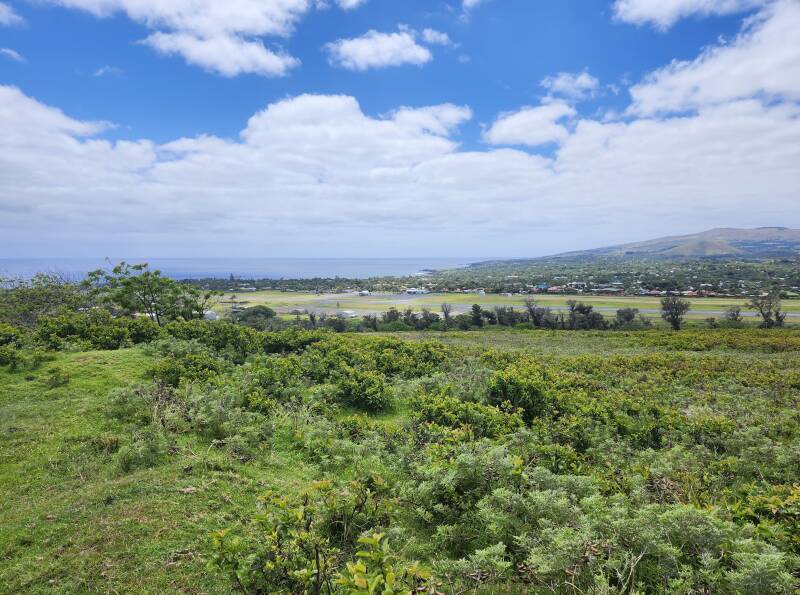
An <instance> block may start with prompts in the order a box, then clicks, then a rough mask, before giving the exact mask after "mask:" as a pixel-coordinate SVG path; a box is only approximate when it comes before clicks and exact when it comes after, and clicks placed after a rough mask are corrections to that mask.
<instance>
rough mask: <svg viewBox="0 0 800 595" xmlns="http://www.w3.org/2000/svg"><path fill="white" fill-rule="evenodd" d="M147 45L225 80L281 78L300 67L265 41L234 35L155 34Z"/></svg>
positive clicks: (295, 61) (297, 61)
mask: <svg viewBox="0 0 800 595" xmlns="http://www.w3.org/2000/svg"><path fill="white" fill-rule="evenodd" d="M144 43H146V44H147V45H149V46H150V47H152V48H154V49H156V50H157V51H159V52H161V53H162V54H180V55H181V56H183V57H184V58H185V59H186V61H187V62H188V63H189V64H194V65H197V66H201V67H203V68H205V69H207V70H211V71H213V72H216V73H218V74H221V75H223V76H237V75H240V74H244V73H253V74H263V75H266V76H281V75H284V74H286V73H287V72H288V71H289V70H291V69H292V68H295V67H296V66H298V65H299V64H300V61H299V60H297V58H294V57H292V56H290V55H288V54H286V53H284V52H273V51H272V50H269V49H267V48H265V47H264V44H263V43H261V41H245V40H244V39H242V38H240V37H236V36H233V35H218V36H215V37H210V38H200V37H195V36H194V35H190V34H188V33H153V34H152V35H151V36H150V37H148V38H147V39H145V40H144Z"/></svg>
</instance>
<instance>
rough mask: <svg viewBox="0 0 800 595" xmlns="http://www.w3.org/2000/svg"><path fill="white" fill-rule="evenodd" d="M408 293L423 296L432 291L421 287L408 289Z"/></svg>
mask: <svg viewBox="0 0 800 595" xmlns="http://www.w3.org/2000/svg"><path fill="white" fill-rule="evenodd" d="M406 293H407V294H409V295H423V294H426V293H430V291H428V290H427V289H423V288H420V287H409V288H408V289H406Z"/></svg>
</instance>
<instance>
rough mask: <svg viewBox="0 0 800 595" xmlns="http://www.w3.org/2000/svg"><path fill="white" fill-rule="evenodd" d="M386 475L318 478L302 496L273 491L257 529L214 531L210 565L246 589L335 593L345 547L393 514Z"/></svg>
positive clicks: (263, 503)
mask: <svg viewBox="0 0 800 595" xmlns="http://www.w3.org/2000/svg"><path fill="white" fill-rule="evenodd" d="M385 492H386V486H385V484H384V483H383V481H382V480H381V479H380V478H371V479H369V480H367V481H354V482H351V483H350V484H349V485H348V484H343V485H337V484H335V483H334V482H332V481H327V480H323V481H317V482H313V483H312V484H310V485H309V486H308V487H306V488H305V489H304V490H303V491H302V492H301V493H300V494H299V495H298V496H296V497H292V496H289V495H285V494H276V493H274V492H267V493H266V494H264V495H263V496H262V497H261V498H260V502H261V507H262V510H261V512H260V513H259V514H258V515H256V516H255V517H254V518H253V525H254V526H253V527H252V529H253V530H252V532H251V533H249V534H248V535H247V536H231V535H230V534H229V532H228V531H225V530H223V531H220V532H218V533H216V534H215V535H214V539H213V547H214V556H213V558H212V560H211V562H210V567H211V568H214V569H217V570H220V571H222V572H225V573H227V574H228V575H230V576H231V577H232V578H233V579H234V581H235V583H236V584H238V585H239V586H240V588H241V589H242V590H244V591H245V592H259V593H264V592H275V591H287V592H291V593H315V594H318V593H332V592H333V591H334V590H335V587H334V579H335V576H336V573H337V571H338V568H339V564H340V553H342V552H348V551H352V550H353V548H354V546H355V543H356V541H357V540H358V536H359V535H360V534H361V533H362V532H363V531H367V530H369V529H372V528H374V527H376V526H378V524H379V523H382V522H386V521H387V520H388V516H387V514H388V510H387V509H386V506H385V504H384V501H383V498H384V494H385Z"/></svg>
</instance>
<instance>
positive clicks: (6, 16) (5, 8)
mask: <svg viewBox="0 0 800 595" xmlns="http://www.w3.org/2000/svg"><path fill="white" fill-rule="evenodd" d="M24 22H25V19H23V18H22V17H21V16H19V15H18V14H17V13H16V12H14V9H13V8H12V7H11V6H9V5H8V4H6V3H5V2H0V25H5V26H7V27H11V26H13V25H21V24H23V23H24Z"/></svg>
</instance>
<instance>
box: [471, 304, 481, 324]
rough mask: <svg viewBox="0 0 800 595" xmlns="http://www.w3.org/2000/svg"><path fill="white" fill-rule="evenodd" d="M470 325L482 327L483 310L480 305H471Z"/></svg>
mask: <svg viewBox="0 0 800 595" xmlns="http://www.w3.org/2000/svg"><path fill="white" fill-rule="evenodd" d="M471 315H472V324H473V325H474V326H483V310H482V309H481V306H480V304H472V313H471Z"/></svg>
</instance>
